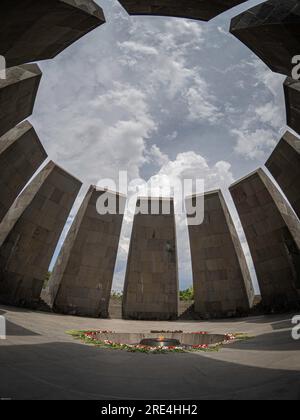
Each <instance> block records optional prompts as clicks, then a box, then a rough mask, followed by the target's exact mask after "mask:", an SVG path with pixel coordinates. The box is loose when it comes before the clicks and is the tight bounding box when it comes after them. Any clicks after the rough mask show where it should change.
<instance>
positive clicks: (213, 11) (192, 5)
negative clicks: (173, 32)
mask: <svg viewBox="0 0 300 420" xmlns="http://www.w3.org/2000/svg"><path fill="white" fill-rule="evenodd" d="M245 1H246V0H176V1H174V0H119V3H121V5H122V6H123V7H124V8H125V9H126V10H127V12H128V13H129V14H130V15H155V16H174V17H182V18H188V19H197V20H203V21H209V20H211V19H213V18H214V17H216V16H218V15H219V14H221V13H223V12H225V11H226V10H229V9H231V8H232V7H234V6H237V5H239V4H241V3H245Z"/></svg>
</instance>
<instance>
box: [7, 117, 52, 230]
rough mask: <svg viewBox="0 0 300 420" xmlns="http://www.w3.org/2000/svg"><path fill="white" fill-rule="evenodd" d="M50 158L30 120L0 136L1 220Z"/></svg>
mask: <svg viewBox="0 0 300 420" xmlns="http://www.w3.org/2000/svg"><path fill="white" fill-rule="evenodd" d="M46 158H47V153H46V152H45V150H44V148H43V146H42V144H41V142H40V140H39V138H38V136H37V134H36V132H35V130H34V128H33V127H32V125H31V124H30V123H29V122H28V121H25V122H23V123H21V124H20V125H18V126H16V127H15V128H13V129H12V130H10V131H8V133H6V134H5V135H4V136H2V137H1V138H0V222H1V220H2V219H3V217H4V215H5V214H6V213H7V211H8V209H9V208H10V206H11V205H12V203H13V202H14V200H15V199H16V198H17V196H18V194H19V193H20V192H21V191H22V189H23V188H24V187H25V185H26V184H27V182H28V181H29V180H30V178H31V177H32V176H33V175H34V173H35V172H36V170H37V169H38V168H39V166H40V165H41V164H42V163H43V162H44V161H45V159H46Z"/></svg>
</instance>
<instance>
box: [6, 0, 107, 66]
mask: <svg viewBox="0 0 300 420" xmlns="http://www.w3.org/2000/svg"><path fill="white" fill-rule="evenodd" d="M0 21H1V25H0V54H1V55H3V56H4V57H5V58H6V62H7V67H11V66H17V65H20V64H24V63H28V62H33V61H41V60H47V59H50V58H54V57H55V56H56V55H58V54H59V53H60V52H62V51H63V50H64V49H66V48H67V47H68V46H69V45H71V44H73V43H74V42H75V41H77V40H78V39H79V38H81V37H82V36H84V35H85V34H87V33H88V32H90V31H92V30H93V29H95V28H97V27H98V26H100V25H102V24H103V23H105V18H104V14H103V11H102V9H101V8H100V7H99V6H98V5H97V3H95V2H94V1H92V0H42V1H41V0H2V2H1V19H0Z"/></svg>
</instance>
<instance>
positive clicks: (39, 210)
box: [0, 162, 81, 306]
mask: <svg viewBox="0 0 300 420" xmlns="http://www.w3.org/2000/svg"><path fill="white" fill-rule="evenodd" d="M80 187H81V182H80V181H78V180H77V179H75V178H74V177H73V176H71V175H69V174H68V173H67V172H65V171H64V170H63V169H61V168H59V167H58V166H56V165H55V164H54V163H53V162H50V163H48V164H47V165H46V166H45V168H43V169H42V170H41V171H40V172H39V173H38V174H37V175H36V176H35V178H34V179H33V180H32V181H31V183H30V184H29V185H28V186H27V187H26V188H25V189H24V191H23V192H22V193H21V194H20V195H19V197H18V198H17V200H16V201H15V202H14V204H13V206H12V207H11V208H10V210H9V212H8V213H7V214H6V216H5V217H4V219H3V220H2V223H1V224H0V302H1V303H4V304H14V305H25V306H34V305H35V304H36V303H37V302H38V301H39V297H40V293H41V290H42V287H43V284H44V282H45V280H46V276H47V272H48V268H49V265H50V262H51V259H52V256H53V254H54V251H55V248H56V246H57V243H58V240H59V237H60V235H61V232H62V230H63V228H64V225H65V223H66V221H67V218H68V216H69V213H70V210H71V208H72V205H73V203H74V200H75V198H76V196H77V194H78V192H79V189H80Z"/></svg>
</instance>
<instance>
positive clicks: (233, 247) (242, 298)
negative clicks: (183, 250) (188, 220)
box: [188, 191, 254, 318]
mask: <svg viewBox="0 0 300 420" xmlns="http://www.w3.org/2000/svg"><path fill="white" fill-rule="evenodd" d="M193 199H194V198H190V199H188V200H193ZM189 236H190V245H191V255H192V267H193V280H194V292H195V312H197V313H199V314H200V315H201V316H203V317H205V318H214V317H227V316H235V315H242V314H245V313H248V312H249V309H250V305H251V304H252V301H253V297H254V290H253V286H252V282H251V277H250V273H249V270H248V267H247V263H246V258H245V255H244V253H243V249H242V246H241V243H240V240H239V238H238V234H237V232H236V229H235V226H234V223H233V221H232V218H231V215H230V213H229V210H228V207H227V205H226V202H225V200H224V197H223V194H222V192H221V191H212V192H208V193H206V194H204V222H203V223H202V224H200V225H191V226H189Z"/></svg>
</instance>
